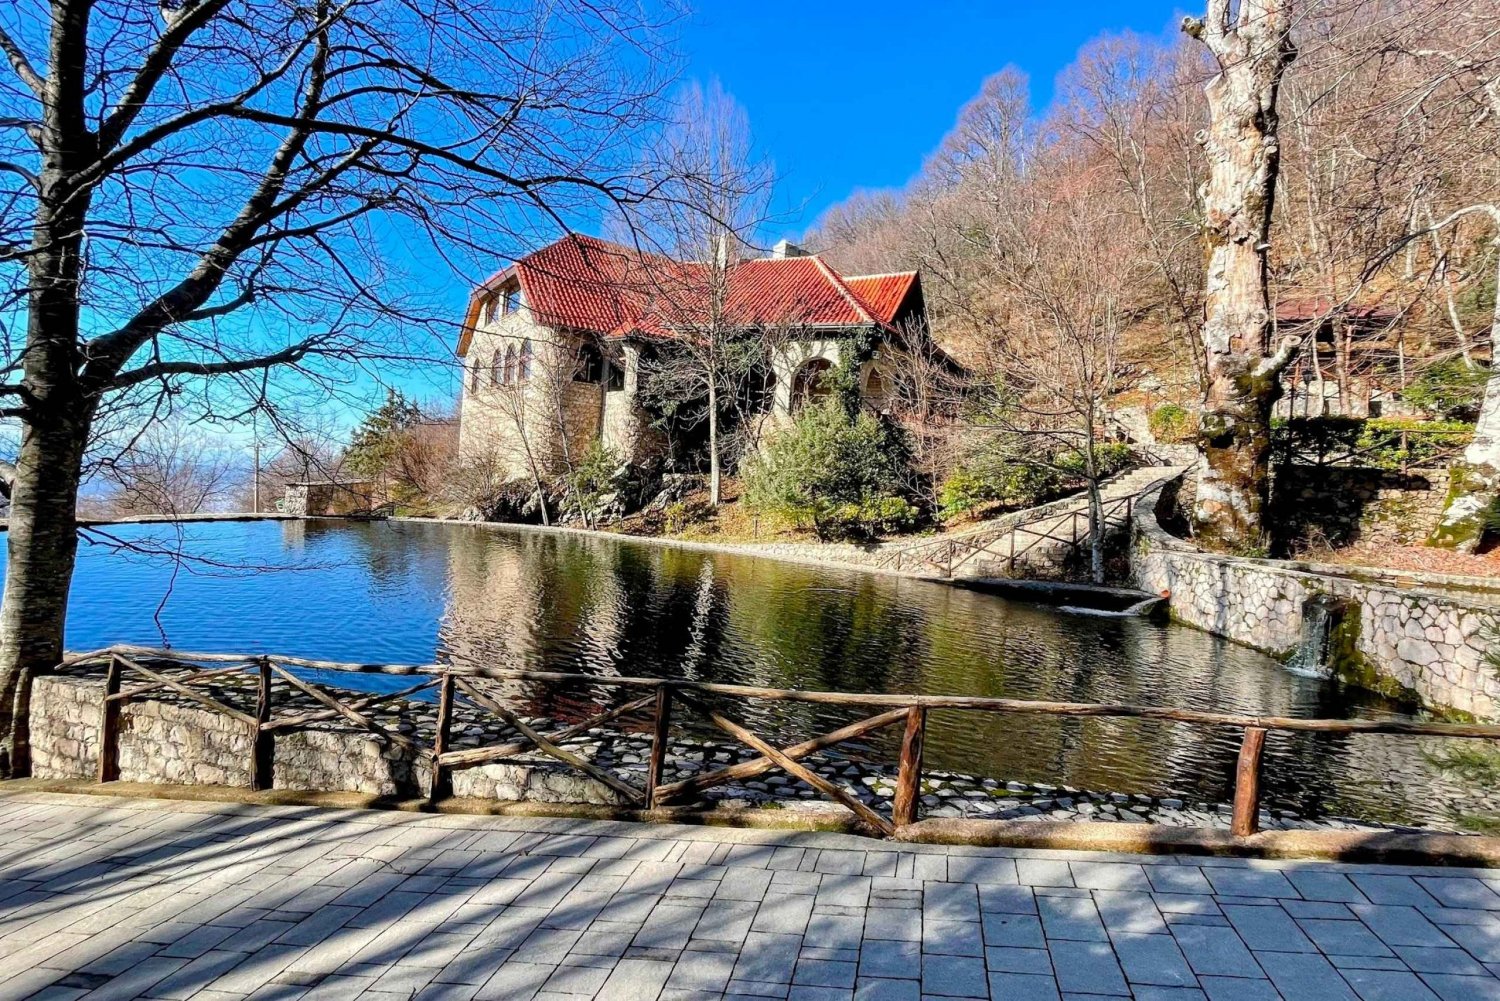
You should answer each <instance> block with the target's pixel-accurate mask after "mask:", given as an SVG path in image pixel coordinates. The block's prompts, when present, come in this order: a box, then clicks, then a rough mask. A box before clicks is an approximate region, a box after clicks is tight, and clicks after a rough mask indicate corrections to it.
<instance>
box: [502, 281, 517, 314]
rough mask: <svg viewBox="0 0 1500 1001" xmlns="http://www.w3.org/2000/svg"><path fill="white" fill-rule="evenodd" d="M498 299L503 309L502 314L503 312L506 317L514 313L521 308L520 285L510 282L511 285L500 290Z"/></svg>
mask: <svg viewBox="0 0 1500 1001" xmlns="http://www.w3.org/2000/svg"><path fill="white" fill-rule="evenodd" d="M500 297H501V300H502V305H503V306H504V307H505V308H504V309H503V310H502V312H504V313H505V315H506V316H509V315H510V314H511V313H514V312H515V311H516V310H518V309H520V308H521V283H520V282H512V283H511V284H509V285H507V286H505V288H503V289H501V290H500Z"/></svg>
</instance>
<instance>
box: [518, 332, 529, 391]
mask: <svg viewBox="0 0 1500 1001" xmlns="http://www.w3.org/2000/svg"><path fill="white" fill-rule="evenodd" d="M520 364H521V372H520V376H521V381H522V382H526V381H527V380H528V379H530V378H531V338H530V337H528V338H526V339H525V340H524V341H522V342H521V361H520Z"/></svg>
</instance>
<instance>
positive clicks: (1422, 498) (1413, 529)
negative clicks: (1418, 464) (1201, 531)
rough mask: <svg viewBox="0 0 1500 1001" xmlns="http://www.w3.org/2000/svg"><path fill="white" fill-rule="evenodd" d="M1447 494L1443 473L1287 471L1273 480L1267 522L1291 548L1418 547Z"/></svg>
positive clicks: (1309, 468) (1301, 468) (1296, 468)
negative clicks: (1268, 519)
mask: <svg viewBox="0 0 1500 1001" xmlns="http://www.w3.org/2000/svg"><path fill="white" fill-rule="evenodd" d="M1447 493H1448V471H1447V470H1445V469H1413V470H1409V471H1407V472H1404V473H1402V472H1397V471H1395V470H1383V469H1346V468H1341V467H1314V466H1291V467H1288V468H1284V469H1282V470H1280V471H1278V472H1277V474H1276V486H1275V489H1274V491H1273V495H1272V498H1271V519H1272V521H1273V523H1274V524H1275V525H1276V530H1277V532H1278V533H1279V534H1280V536H1281V540H1282V541H1283V542H1284V543H1289V544H1291V545H1292V546H1297V545H1314V546H1316V545H1318V544H1327V545H1331V546H1336V547H1340V548H1344V547H1353V548H1355V549H1367V550H1378V549H1380V548H1382V547H1385V546H1393V545H1394V546H1409V545H1417V544H1420V543H1421V542H1422V541H1423V540H1424V539H1425V538H1426V537H1427V533H1428V532H1429V531H1431V529H1432V526H1433V525H1436V524H1437V521H1438V516H1439V515H1441V514H1442V512H1443V502H1444V499H1445V498H1446V497H1447Z"/></svg>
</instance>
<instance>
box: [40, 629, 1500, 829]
mask: <svg viewBox="0 0 1500 1001" xmlns="http://www.w3.org/2000/svg"><path fill="white" fill-rule="evenodd" d="M143 660H149V661H151V662H152V663H153V665H156V664H157V662H158V661H167V662H170V664H171V666H172V667H173V668H178V669H185V670H187V671H188V672H189V673H188V675H186V676H185V677H182V678H171V677H168V676H166V675H165V674H162V673H161V672H160V671H159V670H157V669H156V667H155V666H152V667H148V666H146V664H144V663H142V661H143ZM100 661H104V662H106V663H107V673H106V675H105V690H104V715H103V723H102V728H101V729H102V732H101V734H100V745H99V747H100V750H99V781H100V782H112V781H115V780H117V779H118V778H119V777H120V769H119V733H120V708H121V706H122V705H123V704H124V703H125V702H127V701H128V700H130V699H133V698H138V697H140V696H142V695H144V694H147V693H148V692H153V691H156V690H159V689H166V690H168V691H171V692H174V693H176V694H177V695H180V696H183V697H185V698H187V699H189V700H190V701H193V702H196V703H197V704H199V705H201V706H204V707H205V708H207V709H210V710H212V711H214V712H217V713H221V714H223V715H226V716H228V717H230V718H232V719H235V720H237V721H239V722H241V723H243V724H244V725H245V727H246V728H247V729H248V731H249V733H250V736H251V752H250V762H249V766H250V768H249V771H250V787H251V788H252V789H257V790H259V789H268V788H270V787H271V780H272V772H273V766H274V754H275V742H274V738H275V734H276V733H278V732H281V731H284V730H290V729H295V728H298V727H304V726H308V725H310V724H314V723H319V722H324V721H330V720H335V719H343V720H345V721H347V722H349V723H353V724H354V725H356V726H358V727H361V728H362V729H365V730H368V731H370V732H371V733H373V734H375V735H376V736H377V737H379V738H380V739H382V740H385V741H387V742H389V743H391V744H394V745H396V746H399V747H402V748H404V749H406V750H407V751H410V752H411V753H412V754H413V755H414V756H416V757H417V758H418V759H419V760H420V761H421V762H422V763H424V764H425V765H426V766H427V768H428V769H429V770H430V775H431V779H432V782H431V787H430V790H431V791H430V793H429V795H430V797H431V798H432V799H434V800H436V799H440V798H442V797H444V796H447V795H451V792H452V785H451V777H452V774H453V772H454V771H456V770H459V769H464V768H473V767H476V766H478V765H484V764H488V763H490V762H493V761H499V760H502V759H505V758H511V757H514V756H516V755H518V754H522V753H536V752H540V753H542V754H544V755H547V756H548V757H551V758H554V759H556V760H557V761H560V762H562V763H563V764H565V765H567V766H568V767H570V768H573V769H575V770H577V771H580V772H583V773H584V774H585V775H588V776H589V777H590V778H592V779H594V780H596V781H598V782H600V783H602V784H604V785H606V786H608V787H609V788H610V789H612V790H614V791H615V792H616V793H618V794H619V795H620V796H621V797H622V798H623V800H624V801H625V802H626V803H627V804H629V805H631V806H635V807H639V808H644V809H651V808H655V807H661V806H666V805H668V804H670V803H672V802H673V801H676V800H681V799H684V798H686V797H688V796H690V795H694V794H697V793H701V792H703V791H705V790H707V789H711V788H713V787H715V786H720V785H725V784H727V783H729V782H739V781H744V780H747V779H751V778H754V777H755V776H757V775H763V774H765V773H766V772H769V771H772V770H778V769H779V770H781V771H783V772H786V773H787V774H788V775H790V776H791V777H793V778H796V779H800V780H801V781H803V782H805V783H807V784H808V785H809V786H811V787H812V788H814V789H816V790H817V791H818V792H820V793H822V794H823V795H824V796H827V797H828V798H829V799H831V800H833V801H834V802H836V803H839V804H840V805H842V806H844V807H846V808H848V809H849V810H850V811H851V812H852V813H853V814H854V815H855V816H856V817H857V818H858V819H859V821H860V822H861V823H862V824H863V825H865V826H866V827H868V828H870V829H872V830H874V831H876V832H878V833H880V834H882V835H885V836H887V837H889V836H892V835H894V834H895V833H896V830H897V829H898V828H901V827H905V826H906V825H908V824H912V823H914V822H916V821H917V820H918V818H919V812H920V797H921V779H922V745H923V740H924V737H925V733H926V724H927V714H928V713H929V712H931V711H932V710H935V709H945V710H959V711H964V712H987V713H1034V714H1038V715H1045V716H1060V717H1067V716H1073V717H1096V718H1097V717H1105V718H1113V719H1143V720H1156V721H1159V722H1165V723H1180V724H1185V725H1189V726H1198V727H1231V728H1235V729H1238V730H1240V731H1241V732H1242V739H1241V744H1240V752H1239V758H1238V761H1237V764H1236V769H1235V787H1234V810H1233V815H1232V818H1231V824H1230V831H1231V833H1232V834H1234V835H1236V836H1239V837H1245V836H1249V835H1251V834H1254V833H1256V831H1257V829H1258V818H1259V813H1260V785H1261V758H1262V753H1263V751H1264V748H1265V740H1266V735H1267V734H1268V733H1269V732H1271V731H1285V732H1313V733H1332V734H1361V733H1364V734H1384V735H1393V736H1428V737H1458V738H1470V739H1479V740H1497V739H1500V726H1496V725H1488V724H1473V723H1417V722H1404V721H1398V720H1339V719H1295V718H1290V717H1284V716H1246V715H1242V714H1237V713H1224V712H1207V711H1202V710H1194V709H1170V708H1159V707H1154V706H1133V705H1123V704H1119V705H1108V704H1099V703H1091V702H1047V701H1033V700H1026V699H1005V698H988V697H978V696H962V695H905V694H877V693H852V692H818V691H804V690H800V689H787V688H763V687H758V686H754V685H733V684H720V683H714V682H703V681H678V680H672V679H666V678H633V677H601V676H597V675H591V674H568V673H561V672H554V671H524V670H522V671H510V670H501V669H496V668H487V667H478V666H465V665H448V664H347V663H339V662H333V661H321V660H311V659H308V658H304V657H283V656H261V655H241V654H220V653H185V652H181V651H174V650H159V649H155V648H151V647H138V646H113V647H108V648H106V649H103V650H97V651H93V652H91V653H85V654H78V655H76V656H72V657H69V658H68V659H67V660H66V661H64V662H63V665H62V666H63V667H71V666H79V665H84V664H90V663H96V662H100ZM210 664H230V665H233V666H230V667H219V668H211V667H207V666H204V665H210ZM296 667H301V668H311V669H317V670H325V671H344V672H349V673H355V674H380V675H411V676H417V677H422V678H423V679H424V680H422V681H420V682H418V683H416V684H414V685H411V686H408V687H405V688H402V689H399V690H397V691H393V692H383V693H379V694H371V695H358V696H351V695H349V694H348V693H345V692H335V691H330V690H328V689H327V688H326V687H324V686H322V685H318V684H315V683H313V682H310V681H307V680H305V679H303V678H299V677H297V676H296V675H295V674H293V673H292V672H291V671H290V670H289V668H296ZM247 671H253V672H255V673H256V676H257V677H258V684H257V686H256V706H255V711H254V712H253V713H247V712H244V711H241V710H239V709H235V708H234V707H232V706H229V705H226V704H225V703H223V702H221V701H219V700H218V699H216V698H214V697H213V696H211V695H208V694H205V693H204V692H203V691H202V690H201V689H202V687H203V686H204V685H205V684H206V683H208V682H210V681H214V680H216V679H217V680H222V679H224V678H225V677H227V676H230V675H238V676H241V677H243V676H244V674H245V672H247ZM127 673H130V674H133V675H136V676H139V677H141V678H144V679H145V681H144V682H143V683H140V684H132V685H129V686H126V684H125V677H126V674H127ZM480 679H483V680H493V681H522V682H543V683H549V684H555V685H570V684H579V685H589V686H596V687H603V688H613V689H620V690H623V691H624V692H626V693H627V694H633V693H637V692H646V693H647V694H645V695H644V696H639V697H636V698H628V699H627V700H626V701H624V702H622V703H621V704H619V705H616V706H615V707H613V708H611V709H607V710H605V711H604V712H601V713H598V714H596V715H594V716H591V717H589V718H588V719H585V720H583V721H581V722H579V723H575V724H572V725H570V726H567V727H564V728H563V729H560V730H557V731H555V732H553V733H549V734H543V733H541V732H540V731H538V730H536V729H535V728H534V727H532V726H531V725H529V724H528V723H526V721H525V720H523V719H521V717H520V716H519V715H517V714H516V713H515V712H514V711H513V710H511V709H509V708H507V707H506V706H505V705H503V704H501V703H500V702H499V701H497V700H496V699H495V698H493V697H492V696H490V695H489V694H487V693H486V692H484V691H482V690H481V689H480V688H479V687H477V686H476V684H475V681H476V680H480ZM275 680H280V681H281V682H283V683H285V684H286V685H288V686H290V687H291V688H292V689H294V690H296V691H298V692H301V693H302V694H303V695H306V696H308V697H309V698H311V699H312V700H313V701H314V702H316V703H317V704H319V705H320V706H322V708H320V709H313V710H306V709H304V710H301V711H298V712H295V713H292V714H288V715H284V716H281V717H277V716H276V715H275V714H274V689H273V681H275ZM431 689H436V690H437V705H438V711H437V729H436V733H435V734H434V737H433V740H432V744H431V746H426V745H423V744H421V743H419V742H418V741H415V740H413V739H412V738H410V737H408V736H406V735H404V734H400V733H395V732H392V731H391V730H390V729H388V728H386V727H384V726H381V725H380V723H378V722H377V721H375V720H374V719H372V718H371V717H370V716H369V715H367V714H366V712H365V710H368V709H369V708H370V707H372V706H375V705H378V704H381V703H386V702H391V701H394V700H398V699H407V698H410V697H411V696H413V695H416V694H418V693H420V692H424V691H428V690H431ZM459 693H462V695H463V697H464V698H466V699H467V700H468V701H469V702H471V703H472V704H473V705H475V706H478V707H480V708H481V709H483V710H485V711H487V712H489V713H492V714H493V715H495V716H496V717H498V718H499V719H501V720H502V721H504V722H505V723H506V724H507V725H508V726H509V727H510V728H511V729H513V730H515V731H516V732H517V733H519V734H520V735H521V739H519V740H511V741H508V742H506V743H503V744H495V745H491V746H485V747H475V748H463V749H458V750H454V749H450V746H449V745H450V736H451V733H450V730H451V725H452V720H453V707H454V700H455V697H456V696H457V695H458V694H459ZM706 697H717V698H723V699H731V700H752V699H759V700H766V701H780V702H807V703H816V704H821V705H836V706H846V707H865V708H867V709H879V710H881V711H880V712H878V713H876V714H875V715H873V716H869V717H867V718H865V719H861V720H858V721H857V722H854V723H850V724H848V725H846V726H843V727H840V728H838V729H836V730H832V731H830V732H828V733H824V734H820V735H819V736H816V737H812V738H810V739H808V740H804V741H801V742H799V743H796V744H792V745H790V746H787V747H777V746H775V745H774V744H772V743H770V742H769V741H767V740H766V739H765V738H763V737H762V736H760V735H758V734H756V733H754V732H752V731H751V730H749V729H747V728H746V727H745V726H743V725H742V724H740V723H738V722H736V721H735V720H733V719H731V718H729V717H728V716H726V715H724V714H723V713H722V712H721V711H719V710H718V709H716V708H714V707H713V706H711V705H709V704H708V702H707V701H706ZM679 707H680V708H682V709H688V710H691V711H693V712H694V713H697V714H699V715H700V716H702V717H703V718H704V719H706V720H707V721H708V722H710V723H711V724H713V725H714V726H715V727H716V728H718V729H719V730H721V731H723V732H724V733H726V734H728V735H729V736H731V737H733V738H734V739H735V740H737V741H739V742H740V743H742V744H744V745H746V746H747V747H749V748H751V749H752V750H753V751H755V752H756V753H757V754H758V755H759V757H756V758H754V759H753V760H749V761H742V762H739V763H737V764H731V765H727V766H725V767H722V768H718V769H715V770H713V771H709V772H705V773H702V774H698V775H693V776H690V777H688V778H684V779H680V780H678V781H675V782H670V783H665V782H663V781H662V779H663V775H664V771H665V766H666V754H667V746H668V742H669V738H670V734H671V729H672V726H673V723H674V722H675V721H676V720H677V719H678V709H679ZM642 714H649V716H648V718H649V719H650V720H651V732H652V737H651V749H650V754H649V757H648V761H647V767H646V780H645V786H644V788H642V787H639V786H636V785H634V784H632V783H630V782H627V781H625V780H624V779H623V778H621V777H619V776H618V775H615V774H613V773H611V772H609V771H607V770H606V769H604V768H601V767H600V766H598V765H597V764H595V763H593V762H591V761H588V760H585V759H584V758H583V757H581V756H580V755H578V754H575V753H573V752H572V751H570V750H568V749H566V748H564V747H562V746H561V745H562V744H563V743H565V742H566V741H568V740H571V739H573V738H575V737H579V736H582V735H583V734H585V733H587V732H589V731H591V730H594V729H597V728H599V727H602V726H604V725H606V724H608V723H612V722H616V721H619V720H621V719H624V718H625V717H629V716H641V715H642ZM896 725H901V726H902V727H903V734H902V740H901V750H900V758H899V762H898V765H897V775H896V790H895V796H894V799H893V801H892V807H891V815H890V817H889V818H887V817H885V816H882V815H881V814H880V813H879V812H877V811H876V810H875V809H873V808H872V807H871V806H869V805H867V804H866V803H864V802H862V801H860V800H859V799H857V798H855V797H854V796H852V795H850V794H849V793H848V792H847V791H846V790H844V789H842V788H840V787H839V786H838V785H837V784H835V783H833V782H830V781H829V780H827V779H826V778H824V777H823V776H821V775H818V774H817V773H816V772H814V771H813V770H811V769H809V768H808V767H806V766H805V765H803V764H801V761H802V759H804V758H806V757H808V756H809V755H811V754H814V753H816V752H818V751H822V750H826V749H827V748H830V747H833V746H835V745H836V744H841V743H843V742H845V741H849V740H854V739H856V738H859V737H863V736H865V735H866V734H869V733H873V732H874V731H876V730H881V729H884V728H886V727H891V726H896Z"/></svg>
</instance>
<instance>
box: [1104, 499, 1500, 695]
mask: <svg viewBox="0 0 1500 1001" xmlns="http://www.w3.org/2000/svg"><path fill="white" fill-rule="evenodd" d="M1173 503H1175V499H1174V496H1173V494H1172V491H1171V490H1170V489H1166V490H1164V491H1162V492H1159V493H1158V494H1156V495H1153V497H1152V498H1151V501H1150V502H1143V503H1141V504H1140V505H1138V506H1137V508H1136V514H1135V523H1134V526H1133V527H1134V535H1133V540H1132V544H1131V557H1130V569H1131V576H1132V578H1133V583H1134V584H1135V586H1137V587H1139V588H1141V589H1142V590H1145V591H1152V592H1162V591H1166V592H1170V600H1169V607H1170V609H1171V613H1172V616H1173V617H1174V618H1175V619H1177V620H1179V621H1181V622H1185V623H1187V624H1188V625H1192V626H1197V627H1198V628H1200V629H1204V630H1207V631H1208V632H1211V633H1214V634H1215V635H1218V636H1223V637H1225V638H1227V639H1231V640H1234V641H1235V642H1237V643H1243V644H1245V645H1246V646H1250V647H1254V648H1255V649H1258V650H1262V651H1264V652H1266V653H1268V654H1271V655H1272V656H1274V657H1277V658H1280V659H1283V660H1290V659H1291V658H1292V656H1293V655H1294V654H1295V653H1296V652H1297V651H1298V649H1299V648H1300V647H1301V646H1302V643H1303V638H1304V626H1305V625H1306V623H1305V614H1304V612H1305V610H1306V609H1307V608H1308V603H1309V602H1310V601H1311V600H1313V599H1314V598H1317V597H1319V596H1327V597H1329V598H1332V599H1337V600H1338V601H1339V602H1340V603H1342V604H1343V605H1344V606H1345V607H1346V609H1347V611H1346V612H1345V613H1344V615H1343V617H1342V621H1341V622H1339V623H1338V624H1337V625H1336V626H1335V627H1334V630H1333V633H1332V636H1331V645H1330V649H1329V663H1328V665H1327V666H1328V667H1329V668H1330V669H1331V670H1332V671H1333V672H1334V673H1335V674H1337V675H1338V676H1340V677H1342V678H1344V679H1345V680H1346V681H1349V682H1352V683H1355V684H1359V685H1362V686H1365V687H1369V688H1374V689H1376V690H1384V691H1388V692H1391V693H1393V694H1406V695H1414V696H1416V697H1418V698H1420V699H1421V700H1422V702H1424V703H1426V704H1428V705H1432V706H1435V707H1440V708H1446V709H1453V710H1458V711H1460V712H1462V713H1467V714H1470V715H1473V716H1476V717H1480V718H1484V719H1495V718H1500V664H1497V663H1496V662H1495V661H1494V660H1493V659H1492V658H1491V652H1492V651H1494V650H1497V649H1500V591H1489V592H1485V591H1478V590H1473V591H1470V590H1464V589H1461V588H1445V589H1440V588H1441V587H1442V585H1443V584H1445V583H1447V582H1444V581H1442V580H1441V579H1438V578H1433V579H1430V580H1423V579H1417V578H1414V577H1412V576H1409V575H1400V576H1397V575H1392V576H1390V577H1389V578H1386V577H1382V576H1381V575H1380V574H1376V573H1369V574H1366V573H1361V574H1355V573H1352V572H1350V571H1349V570H1348V569H1346V568H1341V567H1333V566H1323V565H1319V564H1312V563H1300V562H1293V561H1287V560H1264V559H1246V558H1241V557H1233V556H1221V555H1217V554H1212V553H1205V552H1202V551H1200V550H1198V549H1197V548H1195V547H1194V546H1192V545H1190V544H1189V543H1187V542H1185V541H1183V540H1182V539H1178V538H1176V537H1175V536H1172V535H1171V534H1169V533H1168V532H1167V531H1166V530H1165V529H1163V528H1162V527H1161V524H1160V519H1159V514H1160V512H1161V510H1163V509H1164V508H1165V507H1168V506H1170V505H1171V504H1173ZM1309 666H1312V665H1309Z"/></svg>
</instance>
